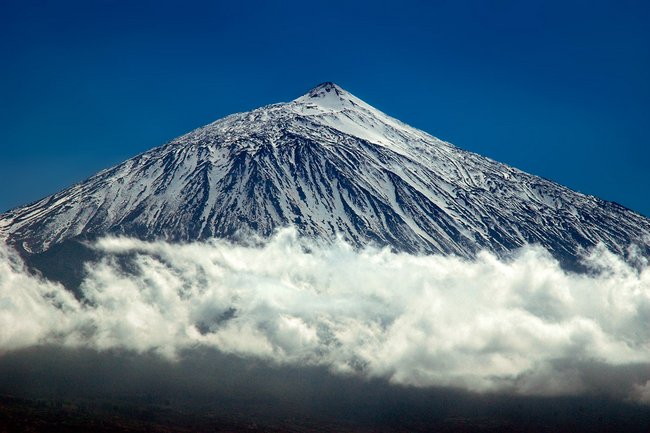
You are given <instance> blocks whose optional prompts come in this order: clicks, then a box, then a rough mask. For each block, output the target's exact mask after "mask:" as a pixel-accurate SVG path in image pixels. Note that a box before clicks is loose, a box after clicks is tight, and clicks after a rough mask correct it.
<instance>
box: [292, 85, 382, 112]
mask: <svg viewBox="0 0 650 433" xmlns="http://www.w3.org/2000/svg"><path fill="white" fill-rule="evenodd" d="M293 102H294V103H296V104H298V105H301V106H305V108H310V107H312V108H316V107H314V106H317V107H318V108H319V109H321V110H327V111H340V110H345V109H350V108H355V107H364V108H370V106H369V105H368V104H366V103H365V102H363V101H362V100H361V99H359V98H357V97H356V96H354V95H352V94H351V93H349V92H347V91H345V90H344V89H343V88H341V87H340V86H339V85H337V84H334V83H332V82H325V83H322V84H319V85H318V86H316V87H314V88H313V89H311V90H310V91H309V92H307V93H305V94H304V95H302V96H301V97H300V98H297V99H294V101H293Z"/></svg>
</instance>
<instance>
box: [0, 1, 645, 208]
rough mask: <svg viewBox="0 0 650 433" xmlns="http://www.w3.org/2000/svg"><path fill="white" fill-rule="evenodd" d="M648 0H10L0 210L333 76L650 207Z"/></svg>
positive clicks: (472, 141)
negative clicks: (320, 0) (272, 0)
mask: <svg viewBox="0 0 650 433" xmlns="http://www.w3.org/2000/svg"><path fill="white" fill-rule="evenodd" d="M649 23H650V2H647V1H636V2H634V1H557V2H554V1H535V0H527V1H520V0H512V1H505V0H501V1H478V0H477V1H462V0H460V1H458V0H445V1H405V0H402V1H393V2H387V1H378V0H375V1H368V2H362V1H358V2H355V1H351V0H347V1H342V2H338V1H328V2H318V1H304V0H303V1H296V2H293V1H286V2H280V1H278V2H271V1H256V2H250V1H228V2H225V1H222V2H219V1H212V2H200V1H178V2H169V1H161V0H158V1H136V0H134V1H117V0H115V1H108V0H103V1H102V0H97V1H91V0H83V1H65V0H62V1H56V2H55V1H33V0H14V1H7V0H0V55H1V59H2V60H1V63H0V65H1V67H0V210H6V209H9V208H11V207H14V206H17V205H20V204H24V203H27V202H30V201H33V200H36V199H38V198H41V197H43V196H45V195H47V194H50V193H53V192H55V191H57V190H59V189H62V188H64V187H66V186H68V185H70V184H71V183H73V182H77V181H80V180H82V179H84V178H86V177H88V176H89V175H91V174H93V173H94V172H96V171H98V170H100V169H102V168H105V167H108V166H111V165H113V164H116V163H118V162H121V161H122V160H124V159H126V158H128V157H130V156H133V155H135V154H137V153H140V152H142V151H144V150H147V149H149V148H151V147H154V146H157V145H160V144H162V143H164V142H166V141H168V140H170V139H172V138H173V137H175V136H178V135H180V134H183V133H185V132H187V131H189V130H191V129H193V128H195V127H198V126H201V125H203V124H205V123H208V122H210V121H212V120H216V119H217V118H220V117H222V116H224V115H227V114H230V113H232V112H237V111H245V110H249V109H252V108H255V107H257V106H260V105H266V104H269V103H273V102H280V101H287V100H291V99H293V98H295V97H298V96H299V95H301V94H302V93H305V92H306V91H307V90H308V89H309V88H311V87H313V86H314V85H316V84H318V83H320V82H322V81H334V82H336V83H338V84H339V85H341V86H342V87H343V88H345V89H347V90H348V91H350V92H352V93H354V94H355V95H357V96H358V97H360V98H362V99H364V100H366V101H367V102H368V103H370V104H372V105H374V106H376V107H377V108H379V109H381V110H383V111H385V112H387V113H388V114H390V115H392V116H395V117H397V118H399V119H401V120H403V121H405V122H406V123H409V124H411V125H413V126H416V127H418V128H421V129H424V130H425V131H427V132H429V133H431V134H433V135H435V136H438V137H440V138H442V139H445V140H447V141H450V142H452V143H454V144H456V145H458V146H460V147H462V148H465V149H468V150H472V151H475V152H478V153H480V154H483V155H486V156H489V157H491V158H493V159H497V160H499V161H502V162H506V163H508V164H511V165H513V166H515V167H518V168H520V169H523V170H525V171H528V172H530V173H534V174H537V175H540V176H543V177H546V178H549V179H552V180H554V181H557V182H559V183H562V184H565V185H567V186H569V187H571V188H573V189H576V190H579V191H582V192H585V193H589V194H594V195H597V196H600V197H602V198H605V199H608V200H613V201H616V202H619V203H621V204H623V205H625V206H627V207H630V208H632V209H634V210H636V211H638V212H640V213H642V214H645V215H646V216H650V193H649V192H648V191H649V190H650V24H649Z"/></svg>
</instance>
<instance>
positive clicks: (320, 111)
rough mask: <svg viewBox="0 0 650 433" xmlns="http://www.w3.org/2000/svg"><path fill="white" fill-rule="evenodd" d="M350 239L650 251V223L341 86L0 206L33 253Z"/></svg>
mask: <svg viewBox="0 0 650 433" xmlns="http://www.w3.org/2000/svg"><path fill="white" fill-rule="evenodd" d="M289 225H291V226H295V227H296V228H297V229H298V231H299V232H300V233H301V234H302V235H304V236H309V237H314V238H317V239H322V240H325V241H328V240H333V239H335V238H336V236H338V235H340V236H342V237H343V238H344V239H346V240H347V241H349V242H350V243H352V244H353V245H355V246H359V247H360V246H364V245H368V244H373V245H378V246H384V245H389V246H392V247H393V248H394V249H396V250H401V251H408V252H417V253H445V254H457V255H460V256H463V257H471V256H472V255H473V254H475V253H476V252H477V251H478V250H481V249H488V250H490V251H493V252H496V253H499V254H501V253H505V252H507V251H510V250H512V249H514V248H517V247H519V246H521V245H523V244H526V243H536V244H541V245H543V246H544V247H546V248H547V249H549V250H550V251H551V252H552V253H553V254H554V255H556V256H557V257H558V258H561V259H563V260H569V261H571V260H575V257H576V255H577V253H578V252H579V251H580V250H581V249H583V248H585V247H590V246H593V245H596V244H597V243H600V242H602V243H604V244H605V245H606V246H607V247H608V248H609V249H611V250H612V251H614V252H616V253H619V254H625V251H626V249H627V248H628V247H629V245H630V244H632V243H635V244H639V245H640V246H641V247H642V248H643V249H645V250H646V251H648V250H650V246H649V245H650V220H649V219H648V218H645V217H643V216H641V215H638V214H636V213H634V212H632V211H630V210H628V209H626V208H624V207H622V206H620V205H617V204H615V203H611V202H606V201H603V200H600V199H598V198H596V197H592V196H587V195H583V194H580V193H578V192H575V191H572V190H570V189H568V188H565V187H563V186H561V185H558V184H556V183H553V182H551V181H548V180H545V179H542V178H540V177H537V176H533V175H530V174H527V173H524V172H522V171H520V170H517V169H515V168H512V167H509V166H507V165H505V164H501V163H499V162H496V161H493V160H491V159H488V158H485V157H482V156H479V155H477V154H474V153H471V152H467V151H464V150H462V149H459V148H457V147H455V146H453V145H452V144H449V143H446V142H444V141H441V140H439V139H437V138H435V137H433V136H431V135H429V134H427V133H425V132H422V131H420V130H417V129H415V128H412V127H410V126H408V125H406V124H404V123H402V122H400V121H398V120H396V119H393V118H391V117H389V116H387V115H386V114H384V113H382V112H380V111H378V110H376V109H375V108H373V107H371V106H370V105H368V104H366V103H365V102H363V101H362V100H360V99H358V98H356V97H355V96H353V95H351V94H350V93H348V92H346V91H345V90H343V89H341V88H340V87H338V86H337V85H335V84H332V83H324V84H321V85H319V86H318V87H316V88H314V89H312V90H311V91H309V92H308V93H307V94H305V95H304V96H301V97H300V98H298V99H296V100H294V101H291V102H288V103H280V104H273V105H268V106H265V107H262V108H259V109H256V110H253V111H250V112H246V113H238V114H233V115H231V116H228V117H225V118H223V119H221V120H218V121H216V122H214V123H211V124H209V125H207V126H204V127H202V128H199V129H196V130H194V131H192V132H190V133H188V134H186V135H183V136H181V137H179V138H177V139H175V140H173V141H171V142H169V143H167V144H165V145H163V146H160V147H157V148H154V149H152V150H150V151H148V152H145V153H143V154H140V155H138V156H135V157H134V158H132V159H129V160H127V161H125V162H123V163H122V164H119V165H117V166H115V167H112V168H109V169H107V170H104V171H102V172H100V173H98V174H96V175H95V176H93V177H91V178H89V179H87V180H85V181H83V182H81V183H79V184H77V185H74V186H72V187H70V188H68V189H66V190H64V191H61V192H59V193H57V194H54V195H52V196H49V197H46V198H44V199H42V200H39V201H37V202H35V203H32V204H29V205H27V206H23V207H20V208H17V209H14V210H12V211H9V212H7V213H5V214H3V215H1V216H0V233H1V236H3V237H4V238H6V240H7V242H9V243H11V244H13V245H16V246H17V247H18V248H19V249H21V250H23V251H24V252H26V253H40V252H43V251H46V250H47V249H49V248H50V247H52V246H53V245H56V244H58V243H61V242H63V241H65V240H68V239H75V238H78V237H93V236H98V235H103V234H109V233H110V234H125V235H129V236H136V237H139V238H144V239H166V240H171V241H190V240H198V239H207V238H212V237H220V238H229V239H238V238H241V237H242V236H244V235H245V234H246V233H250V232H253V233H256V234H258V235H261V236H262V237H265V236H269V235H271V234H272V233H273V232H274V231H275V230H276V229H278V228H281V227H284V226H289Z"/></svg>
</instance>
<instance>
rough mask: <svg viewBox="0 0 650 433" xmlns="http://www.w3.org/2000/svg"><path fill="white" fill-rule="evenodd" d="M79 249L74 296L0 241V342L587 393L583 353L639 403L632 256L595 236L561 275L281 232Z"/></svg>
mask: <svg viewBox="0 0 650 433" xmlns="http://www.w3.org/2000/svg"><path fill="white" fill-rule="evenodd" d="M94 247H95V248H96V249H98V250H99V251H101V252H103V253H104V258H103V259H102V260H100V261H99V262H97V263H94V264H92V265H89V266H88V268H87V270H86V271H87V276H86V278H85V279H84V281H83V283H82V285H81V291H82V292H83V294H84V299H82V300H77V299H75V297H74V296H73V295H72V294H71V293H70V292H68V291H66V290H65V289H64V288H63V287H62V286H60V285H58V284H55V283H51V282H48V281H44V280H43V279H39V278H37V277H35V276H33V275H30V274H29V273H28V272H27V271H26V269H25V267H24V264H23V263H22V262H21V260H20V259H19V258H18V256H17V255H16V254H15V253H13V252H12V251H11V250H10V249H8V248H6V247H1V248H0V353H2V352H4V353H6V352H9V351H13V350H17V349H21V348H25V347H31V346H36V345H43V344H55V345H62V346H67V347H86V348H93V349H97V350H106V349H113V348H120V349H127V350H130V351H134V352H137V353H150V352H154V353H158V354H160V356H162V357H165V358H169V359H170V361H171V362H173V361H174V360H175V359H178V357H179V356H182V355H181V354H182V352H183V351H184V350H186V349H192V348H196V347H211V348H216V349H218V350H220V351H222V352H224V353H228V354H236V355H240V356H244V357H251V358H257V359H262V360H266V361H268V362H272V363H279V364H287V365H296V366H301V365H318V366H325V367H327V368H328V369H330V370H331V371H332V372H335V373H339V374H354V375H362V376H366V377H372V378H375V377H376V378H385V379H387V380H388V381H390V382H392V383H396V384H403V385H413V386H419V387H427V386H452V387H459V388H462V389H467V390H470V391H479V392H483V391H497V392H500V391H506V392H512V393H517V394H526V395H565V394H579V393H590V392H598V390H594V385H593V381H590V380H587V379H585V378H586V377H588V376H589V375H590V374H591V375H592V376H594V373H593V366H594V365H597V366H600V367H599V368H612V369H617V371H621V368H623V369H624V368H625V367H626V366H635V367H634V371H635V373H634V375H633V376H634V377H631V378H630V377H626V378H623V379H621V381H627V382H626V384H625V389H626V390H627V391H626V393H627V394H626V395H624V396H622V397H623V398H632V399H635V400H636V401H641V402H650V391H649V390H650V369H639V368H638V366H640V365H647V364H650V327H649V326H648V323H650V267H649V266H648V264H647V262H642V260H643V259H642V258H639V259H638V261H637V262H638V263H641V265H640V266H637V267H634V268H633V267H630V266H629V265H628V264H626V263H625V262H623V261H622V260H620V259H619V258H618V257H616V256H614V255H612V254H610V253H609V252H607V251H606V250H605V249H604V248H600V249H596V250H594V251H592V253H591V254H590V255H589V256H588V257H586V258H585V262H586V264H587V265H588V266H589V267H590V269H591V270H592V272H590V273H588V274H573V273H568V272H566V271H564V270H562V269H561V268H560V266H559V264H558V263H557V262H556V261H555V260H554V259H553V258H552V257H551V256H550V254H548V253H547V252H546V251H544V250H543V249H540V248H535V247H526V248H523V249H521V250H520V251H519V252H518V253H517V254H516V255H515V256H514V257H512V258H511V259H509V260H507V261H504V260H501V259H498V258H496V257H495V256H493V255H491V254H489V253H481V254H479V255H478V257H477V258H476V259H475V260H472V261H467V260H463V259H459V258H454V257H445V256H414V255H409V254H396V253H391V252H390V251H388V250H377V249H366V250H363V251H354V250H353V249H352V248H351V247H350V246H348V245H346V244H345V243H343V242H339V243H337V244H335V245H328V246H322V245H316V244H312V243H308V242H307V241H304V240H301V239H298V237H297V235H296V233H295V232H294V231H292V230H285V231H282V232H280V233H279V234H278V235H277V236H275V237H274V238H273V239H272V240H270V241H269V242H268V243H266V244H264V245H261V246H257V247H247V246H237V245H232V244H229V243H227V242H224V241H214V242H209V243H193V244H186V245H175V244H168V243H163V242H142V241H138V240H133V239H124V238H105V239H102V240H99V241H98V242H97V243H96V244H95V245H94ZM125 263H126V265H125ZM588 366H592V367H588ZM589 368H591V373H590V372H589V371H587V370H589ZM643 372H646V373H645V374H644V373H643ZM595 375H596V376H597V374H595ZM619 385H620V384H619ZM612 387H616V384H613V385H612Z"/></svg>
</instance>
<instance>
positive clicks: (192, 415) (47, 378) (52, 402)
mask: <svg viewBox="0 0 650 433" xmlns="http://www.w3.org/2000/svg"><path fill="white" fill-rule="evenodd" d="M190 355H191V356H190ZM0 395H1V397H0V432H2V433H4V432H82V431H92V432H237V431H251V432H262V431H264V432H353V431H354V432H418V431H420V432H425V431H439V432H475V431H476V432H524V431H525V432H576V431H580V432H623V431H625V432H647V431H650V408H649V407H647V406H643V405H639V404H633V403H626V402H624V401H622V400H620V399H615V398H609V399H606V398H600V397H599V398H595V397H593V398H592V397H562V398H559V397H555V398H532V397H512V396H506V395H475V394H469V393H465V392H461V391H457V390H450V389H416V388H408V387H398V386H392V385H389V384H387V383H386V382H385V381H380V380H362V379H358V378H355V377H341V376H334V375H331V374H329V373H328V372H326V371H324V370H321V369H316V368H312V369H309V368H289V367H277V366H268V365H264V364H263V363H260V362H254V361H250V360H245V359H241V358H236V357H231V356H224V355H221V354H218V353H215V352H210V351H196V352H193V353H191V354H188V355H187V356H186V357H184V358H183V359H181V360H180V361H178V362H176V363H170V362H168V361H165V360H162V359H160V358H159V357H157V356H155V355H134V354H130V353H116V352H104V353H97V352H94V351H90V350H71V349H60V348H37V349H29V350H24V351H19V352H13V353H8V354H4V355H2V356H0Z"/></svg>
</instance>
